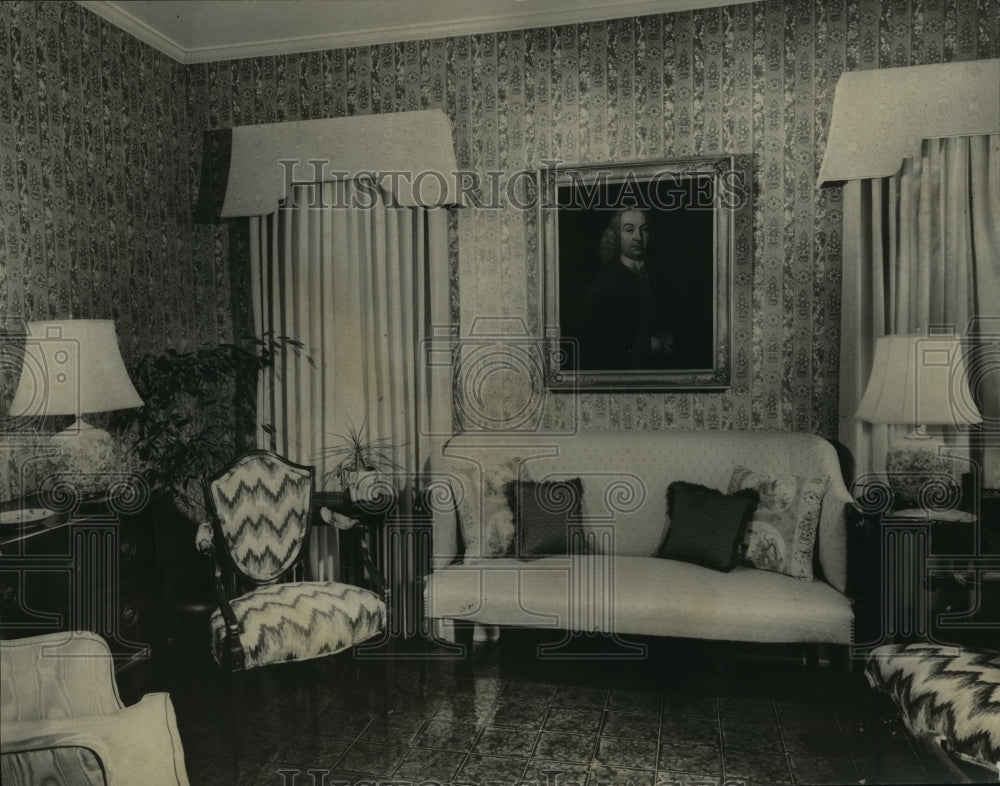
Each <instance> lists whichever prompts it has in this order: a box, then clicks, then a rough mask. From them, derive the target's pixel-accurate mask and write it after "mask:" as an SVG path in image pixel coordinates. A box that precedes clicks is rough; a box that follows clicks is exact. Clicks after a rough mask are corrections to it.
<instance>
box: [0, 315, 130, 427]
mask: <svg viewBox="0 0 1000 786" xmlns="http://www.w3.org/2000/svg"><path fill="white" fill-rule="evenodd" d="M141 406H142V399H141V398H139V394H138V393H137V392H136V390H135V387H134V386H133V385H132V380H131V379H129V376H128V372H127V371H126V370H125V364H124V363H123V362H122V356H121V351H120V350H119V348H118V337H117V336H116V335H115V324H114V322H112V321H111V320H109V319H63V320H54V321H51V322H29V323H28V332H27V337H26V340H25V346H24V361H23V365H22V366H21V378H20V380H19V382H18V385H17V390H16V391H15V392H14V399H13V401H12V402H11V405H10V414H11V415H12V416H38V415H77V416H80V415H83V414H86V413H88V412H108V411H111V410H115V409H129V408H131V407H141Z"/></svg>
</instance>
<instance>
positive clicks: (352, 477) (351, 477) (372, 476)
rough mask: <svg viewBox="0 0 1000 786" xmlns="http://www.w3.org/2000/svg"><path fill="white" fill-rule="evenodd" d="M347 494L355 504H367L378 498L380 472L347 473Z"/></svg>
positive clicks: (365, 470)
mask: <svg viewBox="0 0 1000 786" xmlns="http://www.w3.org/2000/svg"><path fill="white" fill-rule="evenodd" d="M346 481H347V483H346V488H347V493H348V494H349V495H350V497H351V499H352V500H353V501H355V502H367V501H369V500H372V499H374V498H375V497H376V496H377V488H378V472H376V471H375V470H374V469H362V470H357V471H354V472H348V473H346Z"/></svg>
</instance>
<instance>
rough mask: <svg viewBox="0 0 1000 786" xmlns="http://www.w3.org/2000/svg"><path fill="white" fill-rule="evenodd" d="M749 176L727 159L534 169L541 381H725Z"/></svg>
mask: <svg viewBox="0 0 1000 786" xmlns="http://www.w3.org/2000/svg"><path fill="white" fill-rule="evenodd" d="M746 174H747V173H745V172H743V171H738V170H737V169H736V163H735V160H734V158H733V157H731V156H724V157H708V158H685V159H674V160H670V161H658V162H640V163H634V164H587V165H576V166H572V165H556V166H549V167H546V168H545V169H543V170H542V171H541V173H540V183H539V187H540V197H541V198H540V201H539V205H540V214H539V223H538V225H539V227H540V229H541V242H540V244H539V247H540V253H541V263H542V273H543V276H542V281H543V292H542V301H543V309H544V321H543V324H544V326H545V334H546V335H545V339H546V348H547V352H546V358H547V360H546V365H547V368H546V384H547V387H548V388H549V389H551V390H556V391H560V390H561V391H579V392H588V391H594V392H597V391H622V392H626V391H640V390H667V391H670V390H673V391H680V390H724V389H726V388H727V387H729V384H730V352H731V346H732V340H731V335H730V333H731V302H730V298H731V290H732V284H731V271H732V243H733V220H734V213H735V212H736V211H737V210H738V209H740V208H742V207H743V206H744V205H745V204H746V201H747V194H746V191H745V183H746Z"/></svg>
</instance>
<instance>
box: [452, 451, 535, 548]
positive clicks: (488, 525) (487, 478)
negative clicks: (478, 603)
mask: <svg viewBox="0 0 1000 786" xmlns="http://www.w3.org/2000/svg"><path fill="white" fill-rule="evenodd" d="M520 463H521V461H520V459H519V458H517V457H513V458H508V459H504V460H501V461H497V462H489V463H488V464H486V465H484V466H483V467H482V470H481V471H480V467H479V466H471V465H470V466H468V467H467V468H466V467H463V468H462V469H460V470H458V471H457V472H456V473H455V480H454V481H453V483H454V482H457V483H458V484H459V486H460V488H456V489H455V499H456V501H457V511H458V523H459V526H460V528H461V531H462V541H463V543H464V546H465V556H464V560H463V561H464V562H465V563H466V564H470V563H474V562H478V561H479V560H481V559H489V558H491V557H503V556H506V555H508V554H513V553H514V536H515V534H516V529H515V527H514V514H513V513H512V511H511V509H510V505H509V504H508V503H507V496H506V494H505V493H504V489H505V488H506V486H507V484H508V483H510V482H512V481H515V480H518V467H519V465H520Z"/></svg>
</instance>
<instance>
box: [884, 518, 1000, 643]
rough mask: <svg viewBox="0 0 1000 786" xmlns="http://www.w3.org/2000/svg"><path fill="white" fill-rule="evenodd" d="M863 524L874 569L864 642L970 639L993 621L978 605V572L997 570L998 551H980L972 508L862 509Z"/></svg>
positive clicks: (985, 573)
mask: <svg viewBox="0 0 1000 786" xmlns="http://www.w3.org/2000/svg"><path fill="white" fill-rule="evenodd" d="M865 526H866V527H867V528H871V535H872V536H871V537H869V539H868V542H869V544H870V546H871V548H872V552H870V553H871V556H872V557H873V558H874V564H875V565H876V566H877V570H878V577H877V584H876V587H877V590H876V598H875V599H874V600H875V602H874V603H872V604H871V606H870V618H869V620H868V626H867V627H868V630H867V639H868V640H867V642H866V644H867V645H868V646H872V647H877V646H879V645H882V644H886V643H899V642H905V641H924V642H928V643H934V644H940V645H947V644H960V643H971V642H972V641H973V640H975V639H978V638H979V634H980V633H981V632H982V631H983V629H984V627H985V628H989V627H992V626H993V625H994V624H995V622H993V623H991V621H990V620H989V619H987V618H984V617H983V616H982V614H981V608H980V606H981V599H982V587H983V579H984V578H988V576H989V575H990V574H991V573H996V572H997V571H1000V555H997V554H989V553H984V552H983V550H982V548H981V546H982V541H983V538H982V537H981V535H982V530H981V527H980V519H979V518H978V517H977V516H976V515H975V514H973V513H968V512H963V511H923V510H904V511H892V512H888V513H882V514H874V515H869V516H866V517H865ZM977 534H978V535H980V537H977Z"/></svg>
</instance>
